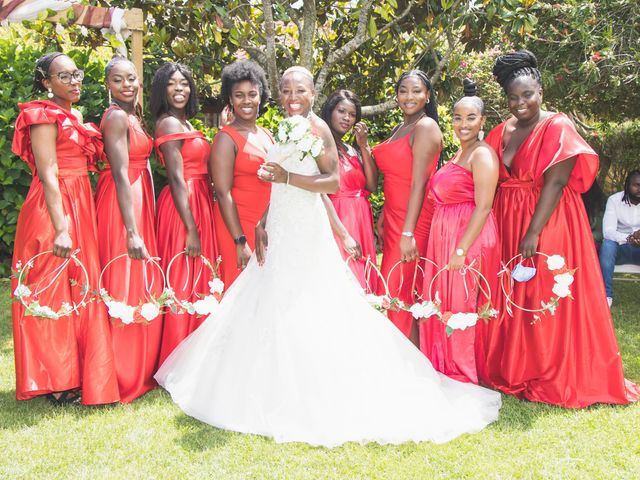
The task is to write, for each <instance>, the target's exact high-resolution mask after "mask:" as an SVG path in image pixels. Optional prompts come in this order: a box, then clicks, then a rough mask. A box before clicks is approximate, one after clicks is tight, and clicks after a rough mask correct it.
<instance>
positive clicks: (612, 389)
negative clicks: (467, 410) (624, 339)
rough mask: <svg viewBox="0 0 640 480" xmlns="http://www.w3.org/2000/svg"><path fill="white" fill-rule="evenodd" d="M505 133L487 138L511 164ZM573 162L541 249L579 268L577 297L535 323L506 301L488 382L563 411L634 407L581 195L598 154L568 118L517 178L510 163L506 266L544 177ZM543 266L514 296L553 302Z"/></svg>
mask: <svg viewBox="0 0 640 480" xmlns="http://www.w3.org/2000/svg"><path fill="white" fill-rule="evenodd" d="M504 129H505V123H502V124H500V125H498V126H497V127H496V128H494V129H493V130H492V131H491V133H490V134H489V136H488V138H487V143H488V144H490V145H491V146H492V147H493V148H494V149H495V150H496V152H497V153H498V156H499V158H500V159H501V160H502V155H503V144H504V142H503V133H504ZM572 157H577V162H576V165H575V167H574V169H573V171H572V173H571V176H570V178H569V182H568V184H567V186H566V187H565V188H564V190H563V191H562V196H561V198H560V200H559V202H558V205H557V207H556V208H555V210H554V211H553V213H552V214H551V217H550V218H549V221H548V222H547V224H546V225H545V227H544V229H543V230H542V232H541V233H540V238H539V244H538V251H540V252H543V253H546V254H548V255H551V254H558V255H561V256H563V257H564V258H565V260H566V264H567V265H568V266H569V267H572V268H577V270H576V272H575V280H574V283H573V285H571V291H572V292H573V297H574V299H573V300H571V299H570V298H561V299H560V301H559V306H558V308H557V310H556V312H555V315H549V314H547V315H545V316H542V317H541V319H540V321H538V322H535V323H533V322H534V320H535V319H534V317H533V314H532V313H527V312H524V311H522V310H519V309H516V308H513V316H511V315H509V314H508V312H507V310H506V306H505V302H504V298H502V295H501V298H502V301H501V302H500V304H499V306H498V308H499V310H500V315H499V317H498V319H497V320H496V321H492V322H489V324H487V328H486V335H485V340H484V343H485V348H486V352H487V365H486V368H487V374H486V375H487V378H481V380H483V381H484V382H485V383H487V384H489V385H493V386H495V387H497V388H499V389H500V390H502V391H503V392H505V393H509V394H513V395H516V396H519V397H524V398H527V399H528V400H531V401H536V402H544V403H551V404H556V405H560V406H563V407H573V408H579V407H586V406H587V405H591V404H593V403H629V402H631V401H635V400H637V398H638V390H637V387H636V386H635V385H633V384H631V383H630V382H627V381H626V380H625V378H624V375H623V371H622V361H621V358H620V351H619V348H618V342H617V341H616V337H615V332H614V328H613V322H612V320H611V313H610V311H609V308H608V306H607V301H606V298H605V292H604V286H603V282H602V276H601V275H600V273H599V269H598V256H597V255H596V251H595V247H594V242H593V238H592V236H591V229H590V227H589V221H588V219H587V215H586V212H585V209H584V205H583V202H582V198H581V197H580V194H581V193H582V192H584V191H586V190H587V189H588V188H589V187H590V185H591V184H592V183H593V181H594V178H595V176H596V173H597V171H598V156H597V155H596V153H595V152H594V151H593V150H592V149H591V147H589V145H587V143H586V142H585V141H584V140H583V139H582V137H580V136H579V135H578V133H577V132H576V130H575V127H574V125H573V123H572V122H571V120H569V118H568V117H567V116H566V115H564V114H562V113H556V114H553V115H550V116H549V117H547V118H545V119H544V120H542V121H541V122H540V123H538V125H537V126H536V127H535V128H534V129H533V131H532V132H531V133H530V134H529V136H528V137H527V138H526V139H525V140H524V142H523V143H522V145H520V147H519V149H518V150H517V152H516V154H515V156H514V157H513V161H512V163H511V171H510V172H509V171H507V169H506V167H505V166H504V164H503V163H502V161H501V165H500V186H499V188H498V192H497V195H496V199H495V203H494V211H495V214H496V220H497V223H498V234H499V235H500V238H501V243H502V261H503V262H506V261H508V260H510V259H511V258H512V257H514V256H515V255H517V254H518V253H519V249H518V245H519V243H520V241H521V240H522V238H523V237H524V235H525V233H526V230H527V228H528V226H529V223H530V221H531V218H532V216H533V213H534V211H535V207H536V204H537V202H538V199H539V197H540V192H541V189H542V187H543V184H544V176H543V175H544V172H545V171H546V170H547V169H548V168H549V167H551V166H553V165H556V164H558V163H559V162H562V161H564V160H567V159H570V158H572ZM511 266H513V265H511ZM536 267H537V269H538V273H537V274H536V276H534V277H533V278H532V279H531V280H529V281H528V282H526V283H517V282H516V283H515V287H514V292H513V300H514V301H515V302H516V303H517V304H519V305H522V306H524V307H527V308H530V309H536V308H540V302H541V301H542V300H544V301H546V302H547V301H549V298H550V296H551V295H552V287H553V283H554V280H553V277H552V276H551V274H550V273H549V272H547V271H546V262H545V261H544V260H540V261H537V260H536Z"/></svg>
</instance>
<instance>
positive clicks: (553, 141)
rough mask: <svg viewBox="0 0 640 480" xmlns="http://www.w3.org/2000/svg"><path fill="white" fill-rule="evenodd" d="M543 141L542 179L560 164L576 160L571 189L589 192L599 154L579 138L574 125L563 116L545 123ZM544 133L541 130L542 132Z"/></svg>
mask: <svg viewBox="0 0 640 480" xmlns="http://www.w3.org/2000/svg"><path fill="white" fill-rule="evenodd" d="M545 122H546V123H547V125H545V128H544V133H543V134H544V139H543V141H542V145H541V148H540V154H539V158H540V159H541V160H542V161H539V163H538V166H537V167H538V170H539V171H538V172H536V173H537V174H539V175H542V174H544V172H545V171H546V170H548V169H549V168H551V167H552V166H554V165H557V164H558V163H560V162H563V161H565V160H568V159H570V158H573V157H576V165H575V167H574V168H573V170H572V172H571V176H570V177H569V186H570V187H571V188H573V189H574V190H575V191H577V192H579V193H582V192H586V191H587V190H589V188H590V187H591V185H592V184H593V182H594V180H595V178H596V175H597V174H598V166H599V163H600V162H599V159H598V154H597V153H596V152H595V151H594V150H593V148H591V147H590V146H589V144H588V143H587V142H586V141H585V140H584V138H582V137H581V136H580V134H579V133H578V131H577V130H576V127H575V125H574V123H573V122H572V121H571V119H570V118H569V117H567V115H565V114H564V113H555V114H553V115H551V116H550V117H549V118H547V119H545ZM541 130H542V129H541Z"/></svg>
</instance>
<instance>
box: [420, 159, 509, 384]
mask: <svg viewBox="0 0 640 480" xmlns="http://www.w3.org/2000/svg"><path fill="white" fill-rule="evenodd" d="M474 194H475V191H474V183H473V174H472V173H471V172H470V171H469V170H467V169H465V168H463V167H461V166H460V165H457V164H455V163H453V161H451V162H449V163H447V164H446V165H445V166H444V167H442V168H441V169H440V170H438V171H437V172H436V174H435V175H434V176H433V178H432V179H431V183H430V195H431V197H432V198H433V199H434V200H435V204H436V207H435V212H434V214H433V220H432V222H431V232H430V235H429V245H428V246H427V258H428V259H430V260H432V261H433V262H435V263H436V264H437V265H438V267H439V268H435V267H434V266H433V265H431V264H430V263H428V262H427V263H426V265H425V282H424V285H423V287H424V288H423V293H422V298H423V299H424V300H428V299H429V298H433V297H435V294H436V292H438V295H439V297H440V299H441V301H442V303H441V305H440V309H441V311H442V312H452V313H459V312H467V313H472V312H477V311H478V306H483V305H484V304H486V303H487V302H488V301H489V298H488V296H487V295H486V294H488V293H489V292H488V291H487V286H486V284H485V283H484V282H483V281H482V280H481V279H478V277H477V276H476V275H475V274H474V273H473V272H472V271H467V272H466V273H464V274H462V271H451V272H450V271H448V270H445V271H443V272H441V273H440V274H439V275H437V276H435V275H436V273H437V272H438V271H439V270H440V269H441V268H443V267H445V266H446V265H447V263H448V262H449V258H450V257H451V254H452V253H453V252H454V251H455V249H456V248H457V246H458V243H459V241H460V239H461V238H462V236H463V235H464V232H465V230H466V228H467V225H468V224H469V220H470V219H471V215H472V214H473V210H474V209H475V207H476V204H475V197H474ZM499 255H500V252H499V250H498V232H497V230H496V221H495V217H494V215H493V213H491V214H489V217H488V218H487V221H486V223H485V225H484V227H483V228H482V230H481V232H480V235H478V238H476V240H475V241H474V242H473V244H472V245H471V248H469V251H468V252H467V256H466V258H465V264H466V265H473V268H475V269H476V270H479V271H480V272H481V273H482V275H484V277H485V278H486V279H487V280H488V282H489V285H490V287H489V288H490V289H491V292H495V291H496V287H497V282H496V275H497V273H498V265H499V262H500V258H499ZM434 276H435V279H434V280H433V285H430V283H431V279H433V278H434ZM479 282H482V283H479ZM465 285H466V288H465ZM478 285H481V287H482V290H480V289H478ZM430 287H431V292H429V288H430ZM483 290H484V292H483ZM483 325H484V324H483V322H482V321H480V322H479V323H478V324H477V325H476V326H475V327H471V328H467V329H466V330H456V331H455V332H454V333H453V335H451V336H450V337H447V334H446V331H445V325H444V323H443V322H442V321H440V320H439V319H437V318H435V317H432V318H429V319H427V320H425V321H423V322H421V323H420V325H419V328H420V349H421V350H422V351H423V352H424V354H425V355H426V356H427V357H428V358H429V360H431V363H432V364H433V366H434V368H435V369H436V370H438V371H440V372H442V373H444V374H445V375H447V376H448V377H451V378H453V379H455V380H459V381H462V382H473V383H476V384H477V383H478V371H477V366H476V351H475V346H476V341H475V338H476V330H479V329H481V328H483ZM478 363H481V362H478Z"/></svg>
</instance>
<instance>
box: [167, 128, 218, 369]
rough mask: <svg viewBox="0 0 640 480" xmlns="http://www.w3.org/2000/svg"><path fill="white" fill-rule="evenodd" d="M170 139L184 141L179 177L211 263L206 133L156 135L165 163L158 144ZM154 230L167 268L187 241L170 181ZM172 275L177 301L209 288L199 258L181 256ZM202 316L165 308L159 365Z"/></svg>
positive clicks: (213, 246) (215, 254) (213, 251)
mask: <svg viewBox="0 0 640 480" xmlns="http://www.w3.org/2000/svg"><path fill="white" fill-rule="evenodd" d="M169 141H181V142H182V150H181V151H182V161H183V175H184V180H185V182H186V184H187V189H188V194H189V209H190V210H191V214H192V215H193V218H194V220H195V222H196V227H197V229H198V235H199V236H200V245H201V249H202V255H204V256H205V257H207V259H209V261H211V263H212V264H213V263H215V261H216V259H217V258H218V248H217V246H216V240H215V228H214V223H213V192H212V189H211V186H210V182H209V175H208V173H207V161H208V159H209V153H210V150H211V146H210V145H209V142H207V140H206V139H205V138H204V135H203V134H202V133H201V132H198V131H191V132H181V133H172V134H169V135H164V136H162V137H158V138H156V140H155V146H156V149H157V151H158V153H159V156H160V160H161V161H162V162H163V164H164V157H163V155H162V151H161V150H160V148H159V147H160V145H162V144H163V143H165V142H169ZM156 234H157V238H158V252H159V253H160V258H161V263H160V264H161V265H162V268H163V269H164V271H165V272H166V271H167V267H168V266H169V262H170V261H171V259H172V258H173V257H174V256H175V255H176V254H178V253H180V252H182V251H184V249H185V245H186V240H187V232H186V229H185V227H184V223H182V220H181V218H180V215H179V214H178V211H177V210H176V207H175V205H174V203H173V197H172V196H171V190H170V188H169V186H168V185H167V186H166V187H164V189H163V190H162V192H161V193H160V196H159V197H158V206H157V212H156ZM170 273H171V277H170V278H169V279H168V280H169V281H170V283H171V286H172V287H173V289H174V291H175V294H176V296H177V297H178V298H179V299H181V300H190V301H195V300H196V299H197V297H196V296H195V295H193V293H194V292H195V293H206V292H209V286H208V281H209V280H210V279H211V275H210V274H209V272H208V270H206V269H203V266H202V261H201V260H200V259H193V258H191V257H187V256H186V255H183V256H182V257H180V258H178V259H177V260H176V261H175V262H174V263H173V266H172V267H171V272H170ZM198 277H199V278H198ZM196 280H197V282H196ZM204 319H205V317H198V316H196V315H189V314H187V313H182V314H176V313H172V312H167V313H166V314H165V316H164V326H163V331H162V346H161V347H160V360H159V363H158V365H162V362H164V360H165V359H166V358H167V357H168V356H169V354H170V353H171V352H172V351H173V349H174V348H175V347H176V346H177V345H178V344H179V343H180V342H181V341H182V340H184V339H185V338H186V337H187V336H188V335H189V334H190V333H191V332H193V331H194V330H195V329H196V328H198V327H199V326H200V324H201V323H202V322H203V321H204Z"/></svg>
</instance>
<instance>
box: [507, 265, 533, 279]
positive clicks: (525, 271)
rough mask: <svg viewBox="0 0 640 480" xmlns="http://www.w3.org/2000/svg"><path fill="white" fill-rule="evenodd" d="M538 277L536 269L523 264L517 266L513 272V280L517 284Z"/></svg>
mask: <svg viewBox="0 0 640 480" xmlns="http://www.w3.org/2000/svg"><path fill="white" fill-rule="evenodd" d="M535 276H536V268H535V267H525V266H524V265H523V264H521V263H519V264H517V265H516V266H515V267H514V269H513V270H512V271H511V278H513V279H514V280H515V281H516V282H528V281H529V280H531V279H532V278H533V277H535Z"/></svg>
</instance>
